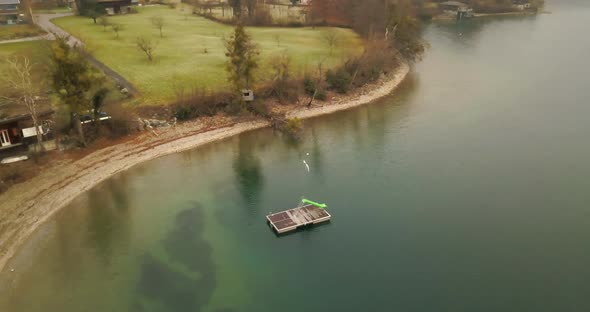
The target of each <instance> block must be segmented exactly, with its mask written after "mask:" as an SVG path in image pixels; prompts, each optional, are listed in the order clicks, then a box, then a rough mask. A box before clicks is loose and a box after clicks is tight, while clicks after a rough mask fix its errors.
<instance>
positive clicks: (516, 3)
mask: <svg viewBox="0 0 590 312" xmlns="http://www.w3.org/2000/svg"><path fill="white" fill-rule="evenodd" d="M512 6H513V7H514V8H516V9H518V10H521V11H524V10H526V9H530V7H531V3H530V2H529V0H512Z"/></svg>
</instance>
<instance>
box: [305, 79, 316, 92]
mask: <svg viewBox="0 0 590 312" xmlns="http://www.w3.org/2000/svg"><path fill="white" fill-rule="evenodd" d="M315 88H316V82H315V80H314V79H313V78H311V76H309V75H305V77H303V90H304V91H305V93H306V94H307V95H309V96H312V95H313V94H314V93H315Z"/></svg>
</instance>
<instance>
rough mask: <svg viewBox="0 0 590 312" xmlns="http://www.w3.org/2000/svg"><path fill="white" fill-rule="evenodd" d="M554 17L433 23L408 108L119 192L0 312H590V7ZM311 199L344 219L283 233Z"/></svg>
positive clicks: (236, 141) (24, 273)
mask: <svg viewBox="0 0 590 312" xmlns="http://www.w3.org/2000/svg"><path fill="white" fill-rule="evenodd" d="M548 10H550V11H552V14H543V15H539V16H536V17H511V18H502V19H498V18H494V19H485V20H477V21H470V22H466V23H462V24H455V23H448V24H432V25H429V26H428V27H427V29H426V34H425V37H426V39H427V40H428V41H429V42H430V44H431V48H430V49H429V50H428V53H427V54H426V56H425V59H424V60H423V61H422V62H421V63H419V64H417V66H416V67H415V70H414V73H413V74H412V75H411V77H409V79H407V81H406V82H405V83H404V84H403V85H402V87H401V88H400V89H399V90H398V92H396V95H395V96H392V97H389V98H386V99H384V100H382V101H379V102H378V103H375V104H372V105H368V106H365V107H361V108H358V109H354V110H351V111H347V112H342V113H337V114H333V115H330V116H327V117H322V118H317V119H313V120H309V121H306V129H307V130H306V133H305V136H304V138H303V140H302V141H301V142H300V143H299V144H293V143H289V142H286V141H285V140H283V139H281V138H278V137H277V136H275V135H274V134H273V133H272V131H270V130H261V131H255V132H251V133H247V134H244V135H241V136H238V137H234V138H231V139H228V140H226V141H223V142H219V143H216V144H212V145H208V146H206V147H203V148H200V149H198V150H194V151H189V152H185V153H180V154H177V155H172V156H168V157H164V158H160V159H157V160H154V161H151V162H148V163H145V164H142V165H139V166H137V167H134V168H132V169H131V170H129V171H127V172H124V173H121V174H119V175H117V176H115V177H113V178H112V179H109V180H107V181H105V182H104V183H102V184H100V185H99V186H98V187H96V188H94V189H93V190H91V191H89V192H87V193H85V194H83V195H82V196H80V197H79V198H78V199H77V200H75V201H74V202H73V203H72V204H71V205H69V207H67V208H65V209H63V210H62V211H60V212H59V213H58V214H56V215H55V217H53V218H52V219H51V220H50V221H49V222H48V223H47V224H45V225H44V226H42V227H41V228H40V229H39V230H38V231H37V232H36V234H35V235H34V236H33V237H32V238H31V240H30V241H29V242H28V243H27V244H26V246H24V247H23V248H22V250H21V251H20V253H19V254H18V255H17V257H16V258H15V259H14V260H13V261H12V263H10V264H9V266H8V267H7V268H6V269H5V271H4V272H2V273H0V285H1V286H0V287H1V288H0V290H1V293H0V311H6V312H17V311H23V312H33V311H60V312H74V311H76V312H78V311H212V312H215V311H217V312H229V311H259V312H261V311H519V312H520V311H537V312H538V311H590V297H589V296H588V294H590V283H589V281H590V244H589V243H588V239H590V206H589V204H590V191H589V189H590V164H589V160H590V141H589V140H588V136H589V135H590V122H589V120H588V118H589V116H590V84H589V78H588V77H590V64H589V63H588V61H587V58H588V56H590V40H588V39H587V35H586V34H585V32H584V29H588V27H587V24H588V21H590V4H588V3H587V2H586V1H578V2H574V1H570V2H561V3H560V4H550V5H549V6H548ZM307 153H309V155H307ZM303 160H306V162H307V163H308V164H309V165H310V171H309V172H308V171H307V170H306V168H305V165H304V164H303ZM302 196H306V197H307V198H310V199H312V200H316V201H320V202H326V203H327V204H328V206H329V208H328V210H329V211H330V213H331V214H332V215H333V220H332V222H331V223H329V224H327V225H323V226H317V227H314V228H311V229H308V230H305V231H299V232H296V233H294V234H290V235H286V236H282V237H277V236H275V235H274V234H273V233H272V232H271V231H270V230H269V228H268V226H267V225H266V224H265V218H264V216H265V215H266V214H267V213H268V212H270V211H275V212H276V211H278V210H283V209H287V208H291V207H294V206H295V205H297V204H298V201H299V200H300V199H301V197H302ZM9 268H14V269H15V272H10V271H9Z"/></svg>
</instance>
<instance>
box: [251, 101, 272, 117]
mask: <svg viewBox="0 0 590 312" xmlns="http://www.w3.org/2000/svg"><path fill="white" fill-rule="evenodd" d="M248 109H249V110H250V111H251V112H252V113H253V114H254V115H256V116H261V117H268V116H269V113H270V110H269V109H268V106H267V105H266V103H264V101H254V102H252V103H251V104H250V105H249V106H248Z"/></svg>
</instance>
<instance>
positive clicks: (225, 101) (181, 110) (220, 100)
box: [173, 89, 235, 120]
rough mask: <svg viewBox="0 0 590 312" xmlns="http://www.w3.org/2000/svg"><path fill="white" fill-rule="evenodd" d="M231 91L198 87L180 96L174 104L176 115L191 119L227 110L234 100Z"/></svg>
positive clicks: (181, 118)
mask: <svg viewBox="0 0 590 312" xmlns="http://www.w3.org/2000/svg"><path fill="white" fill-rule="evenodd" d="M234 98H235V96H234V95H233V94H231V93H208V92H205V91H204V90H200V89H196V90H193V91H192V92H190V93H189V94H186V95H182V96H180V97H178V99H177V101H176V103H174V104H173V107H174V116H175V117H176V118H177V119H178V120H190V119H194V118H198V117H202V116H213V115H215V114H217V113H218V112H220V111H223V110H226V109H227V108H228V107H230V106H232V105H231V104H232V103H233V101H234Z"/></svg>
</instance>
